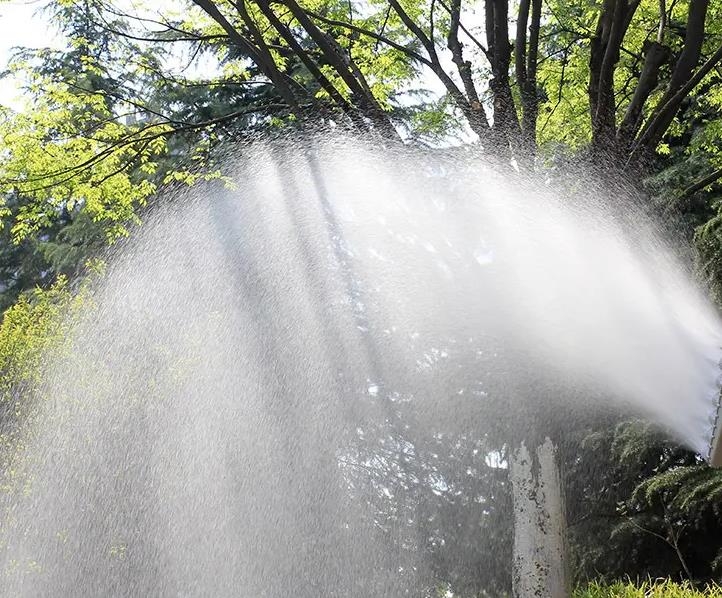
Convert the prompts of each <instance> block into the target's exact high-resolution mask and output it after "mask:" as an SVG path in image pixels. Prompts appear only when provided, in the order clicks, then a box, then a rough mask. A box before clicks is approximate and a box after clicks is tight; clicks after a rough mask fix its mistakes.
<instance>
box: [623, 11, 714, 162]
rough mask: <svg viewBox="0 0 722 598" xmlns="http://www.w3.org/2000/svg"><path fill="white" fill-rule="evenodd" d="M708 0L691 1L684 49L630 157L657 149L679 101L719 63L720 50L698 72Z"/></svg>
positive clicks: (642, 156) (678, 106) (642, 155)
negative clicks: (696, 69) (665, 89)
mask: <svg viewBox="0 0 722 598" xmlns="http://www.w3.org/2000/svg"><path fill="white" fill-rule="evenodd" d="M708 7H709V0H691V1H690V4H689V11H688V13H687V32H686V34H685V37H684V46H683V47H682V52H681V53H680V55H679V59H678V60H677V64H676V65H675V68H674V70H673V72H672V76H671V78H670V81H669V85H668V87H667V91H666V92H665V94H664V96H663V97H662V99H661V100H660V101H659V104H658V105H657V107H656V108H655V109H654V111H653V112H652V114H651V115H650V117H649V118H648V119H647V122H646V124H645V125H644V128H643V129H642V131H641V133H640V135H639V139H638V141H637V143H636V144H635V148H634V150H633V154H632V157H636V158H641V159H644V158H645V157H646V155H649V154H651V153H652V152H654V150H655V149H656V147H657V145H659V142H660V141H661V140H662V137H663V136H664V134H665V133H666V131H667V129H668V128H669V125H670V124H672V121H673V120H674V117H675V115H676V114H677V111H678V110H679V108H680V106H681V104H682V101H683V100H684V98H685V97H687V95H688V94H689V92H690V91H692V89H693V88H694V87H695V86H696V85H697V84H698V83H699V82H700V81H701V80H702V78H703V77H704V75H706V74H707V73H708V72H709V71H710V70H712V68H714V66H715V65H716V64H717V63H718V62H719V61H720V59H722V47H720V49H719V50H718V51H717V52H716V53H715V54H714V55H713V56H712V57H711V58H710V59H709V60H708V61H707V63H705V65H703V66H702V67H701V68H700V69H699V70H698V71H697V72H695V71H694V69H695V68H696V67H697V64H699V60H700V56H701V53H702V44H703V42H704V33H705V20H706V17H707V9H708Z"/></svg>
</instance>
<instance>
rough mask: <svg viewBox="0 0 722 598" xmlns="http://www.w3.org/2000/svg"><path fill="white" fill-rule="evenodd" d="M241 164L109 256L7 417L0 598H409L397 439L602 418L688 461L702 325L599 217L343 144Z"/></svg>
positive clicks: (641, 234)
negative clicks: (226, 180)
mask: <svg viewBox="0 0 722 598" xmlns="http://www.w3.org/2000/svg"><path fill="white" fill-rule="evenodd" d="M239 153H241V154H242V156H241V157H240V158H238V159H237V161H236V162H235V163H234V165H233V166H232V167H231V169H230V171H231V178H232V179H233V181H234V183H235V188H234V189H227V188H223V187H222V185H220V184H215V185H214V184H208V185H205V186H200V187H198V188H197V189H190V190H188V191H186V192H183V193H178V194H176V195H175V196H173V197H168V198H165V199H164V201H162V202H159V203H162V205H161V206H160V207H159V208H157V209H156V210H154V211H153V212H152V214H151V215H150V216H149V217H148V218H147V219H146V221H145V222H144V224H143V225H142V226H141V227H139V230H137V231H136V232H135V233H134V237H133V239H132V240H131V241H130V242H128V243H127V244H126V247H124V248H123V249H122V251H118V252H116V253H115V254H114V255H113V256H112V257H111V258H110V260H109V266H108V272H107V275H106V276H105V277H104V279H103V280H102V281H101V282H100V283H98V285H97V288H96V289H95V290H94V294H93V302H94V304H95V307H94V308H92V309H89V314H88V315H87V317H85V318H83V319H82V320H81V321H80V322H78V323H77V324H76V325H75V326H74V329H73V334H72V337H71V339H70V345H71V346H70V349H69V351H68V352H67V353H65V354H63V356H62V357H58V358H55V359H54V360H52V361H49V362H48V364H47V370H46V372H45V378H44V380H45V382H44V385H43V390H42V393H41V396H38V397H26V400H27V401H34V403H32V404H33V414H32V417H29V418H28V419H27V420H25V421H24V423H22V422H21V423H19V424H18V425H25V427H26V428H27V430H26V431H25V441H24V443H23V445H22V446H21V447H18V449H17V450H18V455H17V460H18V463H21V462H22V464H23V468H24V469H25V470H26V471H27V478H26V481H25V482H24V483H23V487H22V488H17V489H16V490H15V491H13V492H11V493H10V494H9V495H8V496H9V498H8V499H7V502H6V504H3V505H2V506H3V509H4V511H3V517H2V524H1V525H2V528H1V530H0V531H1V535H0V555H1V556H0V562H1V563H2V574H3V583H2V587H3V588H4V590H3V595H13V596H14V595H20V596H61V595H78V596H80V595H87V596H90V595H95V596H106V595H107V596H110V595H114V596H125V595H127V596H131V595H132V596H140V595H162V596H166V595H168V596H170V595H174V596H200V595H208V596H230V595H237V596H244V597H245V596H248V597H250V596H267V597H272V598H276V597H279V598H280V597H282V596H291V595H293V596H296V597H299V598H305V597H308V598H311V597H320V596H324V597H336V596H338V597H355V596H358V597H361V596H374V597H382V596H389V597H396V596H402V595H414V596H417V595H423V592H425V591H426V587H425V586H424V584H425V581H424V579H423V575H422V571H423V569H424V567H425V562H424V559H425V557H424V554H425V548H424V546H423V545H421V544H418V545H417V544H414V542H416V540H413V539H409V538H406V537H404V538H402V539H401V540H399V536H398V534H397V535H395V532H394V531H393V530H391V531H389V529H388V528H384V527H383V526H381V525H379V522H378V519H377V512H376V510H375V508H374V505H375V503H374V501H373V500H371V499H370V498H369V495H370V494H373V493H380V494H381V495H384V496H387V497H389V498H392V497H397V498H398V497H400V496H403V495H404V492H408V491H409V484H408V480H409V479H410V474H409V473H408V471H407V470H405V468H406V467H408V466H409V463H410V461H411V460H412V459H413V458H414V455H415V454H416V450H417V449H416V447H415V435H419V434H422V433H425V434H428V435H431V436H433V435H434V434H437V429H444V430H448V429H454V430H462V429H463V430H464V431H465V433H468V434H475V433H477V431H478V436H479V437H480V438H481V437H487V436H488V437H491V436H493V437H494V438H495V439H496V443H497V446H500V445H501V444H502V443H504V442H506V443H513V442H518V441H520V440H521V439H523V438H526V437H527V436H528V435H530V434H532V435H534V434H536V435H539V434H542V435H543V434H546V433H547V430H546V427H547V426H549V428H550V429H551V428H552V427H555V428H558V427H560V426H561V427H563V424H564V422H566V421H568V418H569V417H572V416H573V414H574V413H578V412H580V411H584V410H593V409H597V408H600V407H603V408H605V409H608V408H609V406H610V405H613V406H614V408H615V409H619V410H625V411H628V412H633V413H637V414H642V415H644V416H646V417H649V418H651V419H653V420H654V421H656V422H657V423H658V424H660V425H661V426H663V427H665V428H666V429H668V430H669V431H670V432H671V433H672V434H673V435H675V436H676V437H677V438H678V439H679V440H680V441H682V442H683V443H685V444H687V445H688V446H689V447H691V448H693V449H695V450H697V451H699V452H700V453H702V454H706V453H707V451H708V445H709V441H710V435H711V429H712V425H713V420H712V418H713V415H714V412H715V410H716V409H715V407H716V403H715V401H716V395H717V392H718V387H717V375H718V361H719V358H720V346H721V344H722V324H721V323H720V320H719V318H718V316H717V314H716V313H715V311H714V309H713V308H712V306H711V305H710V304H709V303H708V301H707V300H706V299H705V297H704V295H703V293H701V292H700V291H699V289H698V288H697V287H696V285H695V284H694V283H693V281H692V277H691V276H690V275H689V273H688V272H687V270H686V269H685V267H684V266H683V265H682V264H681V263H680V262H679V261H678V260H677V258H676V257H675V254H674V252H673V251H672V250H671V249H670V248H668V247H667V246H666V245H665V243H663V242H662V241H661V240H660V238H659V237H658V236H657V235H656V234H655V232H654V228H653V227H652V226H648V227H644V226H640V225H639V218H635V219H633V221H634V223H635V225H634V228H632V227H631V225H630V222H631V221H632V219H629V220H628V219H626V218H625V217H624V214H619V213H618V210H619V206H620V205H622V204H623V202H621V201H620V199H619V198H615V201H614V202H611V201H608V200H607V199H606V198H604V197H600V196H599V194H594V196H591V194H590V196H585V194H583V193H581V194H580V195H578V196H576V197H573V198H571V197H569V196H567V195H564V194H561V193H559V192H555V190H554V189H553V188H551V187H545V186H544V185H542V184H540V183H538V182H537V183H534V184H532V183H522V182H520V181H519V180H518V179H517V178H515V177H510V176H508V175H507V176H505V175H500V174H498V173H497V172H494V170H493V169H491V168H489V167H487V166H485V165H484V164H483V163H482V162H481V161H480V160H478V159H476V158H474V157H473V156H471V155H467V156H466V157H464V156H461V157H460V156H459V155H456V156H455V157H454V159H453V160H452V159H444V158H443V157H441V156H440V157H438V158H432V157H429V156H424V155H423V154H417V153H415V152H413V151H411V150H409V151H407V152H406V153H404V152H402V151H400V150H398V149H395V150H394V151H393V152H389V153H386V152H384V151H383V150H377V149H371V148H369V147H367V146H365V145H364V144H363V143H362V142H358V141H349V140H347V139H343V138H340V137H339V138H335V139H331V140H326V141H320V140H317V141H315V142H313V143H311V142H308V143H295V142H276V143H268V144H262V143H258V144H255V145H252V146H248V147H244V148H241V150H239ZM609 206H613V207H612V208H610V207H609ZM549 433H551V432H549ZM437 435H438V434H437ZM474 454H475V455H476V457H475V458H477V459H480V460H482V461H484V460H485V459H486V460H487V461H488V460H489V459H490V458H491V457H490V455H489V454H487V455H484V454H483V453H479V454H477V453H474ZM492 457H493V455H492ZM492 460H493V458H492ZM498 466H500V467H503V464H498ZM422 481H423V480H422ZM365 482H366V486H364V483H365ZM417 482H418V480H417ZM426 483H427V484H431V485H432V487H433V489H435V490H438V491H439V492H442V491H443V490H444V488H445V487H447V486H448V484H449V481H448V480H447V479H445V478H444V477H443V476H441V475H436V477H433V476H432V477H429V481H427V482H426ZM399 486H400V489H399ZM369 488H371V489H369ZM398 509H399V513H401V514H403V513H404V511H403V508H402V507H398ZM399 519H402V517H399ZM399 533H401V532H399ZM489 563H490V564H489V566H490V567H491V566H494V565H493V559H492V556H491V555H490V559H489Z"/></svg>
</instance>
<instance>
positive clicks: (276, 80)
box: [193, 0, 303, 118]
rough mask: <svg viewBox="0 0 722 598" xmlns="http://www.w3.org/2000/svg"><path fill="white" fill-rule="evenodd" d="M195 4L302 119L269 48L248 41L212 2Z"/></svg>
mask: <svg viewBox="0 0 722 598" xmlns="http://www.w3.org/2000/svg"><path fill="white" fill-rule="evenodd" d="M193 2H194V3H195V4H197V5H198V6H199V7H200V8H202V9H203V10H204V11H205V12H206V13H207V14H208V16H209V17H211V18H212V19H213V20H214V21H215V22H216V23H218V24H219V25H220V26H221V27H222V28H223V30H224V31H225V32H226V33H227V34H228V37H229V38H230V39H231V41H233V43H235V44H236V45H238V46H239V47H240V48H241V49H242V50H243V51H244V52H245V53H246V54H247V55H248V56H249V57H250V58H251V60H253V62H255V63H256V65H258V68H260V69H261V70H262V71H263V73H264V74H265V75H266V76H267V77H268V78H269V79H270V80H271V81H272V82H273V84H274V85H275V87H276V89H277V90H278V93H279V94H280V95H281V97H282V98H283V100H284V101H285V102H286V103H287V104H288V105H289V107H290V108H291V110H292V111H293V112H294V113H295V114H296V116H298V117H299V118H300V117H302V116H303V115H302V114H301V110H300V105H299V103H298V101H297V100H296V97H295V96H294V94H293V92H292V91H291V87H290V86H289V84H288V82H287V81H286V79H285V78H284V76H283V74H282V73H281V72H280V71H279V70H278V67H277V66H276V63H275V61H274V60H273V57H272V56H271V55H270V52H268V48H265V52H264V50H263V47H261V48H256V47H255V46H254V45H253V44H252V43H251V42H250V40H248V39H247V38H246V37H245V36H244V35H242V34H241V33H240V32H239V31H238V30H237V29H236V28H235V27H234V26H233V25H231V24H230V23H229V22H228V20H227V19H226V18H225V17H224V16H223V14H222V13H221V11H220V10H218V7H217V6H216V5H215V4H214V3H213V2H211V1H210V0H193Z"/></svg>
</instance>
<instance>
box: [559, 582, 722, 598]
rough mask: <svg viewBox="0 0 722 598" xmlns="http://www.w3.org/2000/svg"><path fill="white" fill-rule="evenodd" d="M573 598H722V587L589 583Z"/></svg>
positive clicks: (687, 584)
mask: <svg viewBox="0 0 722 598" xmlns="http://www.w3.org/2000/svg"><path fill="white" fill-rule="evenodd" d="M573 598H722V586H718V585H712V586H707V587H705V588H693V587H692V585H691V584H689V583H675V582H672V581H656V582H655V581H647V582H643V583H642V584H634V583H631V582H629V583H621V582H620V583H615V584H612V585H602V584H598V583H591V584H589V585H588V586H586V587H585V588H578V589H577V590H576V591H575V592H574V596H573Z"/></svg>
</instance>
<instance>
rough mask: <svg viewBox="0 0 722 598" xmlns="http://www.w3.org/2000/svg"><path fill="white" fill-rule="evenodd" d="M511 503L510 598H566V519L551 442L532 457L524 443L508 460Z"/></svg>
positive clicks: (544, 443) (544, 444)
mask: <svg viewBox="0 0 722 598" xmlns="http://www.w3.org/2000/svg"><path fill="white" fill-rule="evenodd" d="M509 474H510V479H511V484H512V495H513V500H514V560H513V571H512V589H513V595H514V598H567V597H568V596H569V595H570V591H569V578H568V577H569V576H568V571H567V567H566V561H565V557H566V515H565V510H564V500H563V494H562V487H561V476H560V473H559V465H558V463H557V458H556V450H555V448H554V445H553V444H552V441H551V440H550V439H549V438H546V439H545V440H544V442H543V443H542V444H541V445H540V446H538V447H536V449H535V452H534V453H533V454H532V453H530V452H529V450H528V449H527V448H526V446H525V445H524V443H522V444H521V446H520V447H519V449H518V450H517V451H515V452H514V453H513V454H512V456H511V460H510V470H509Z"/></svg>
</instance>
